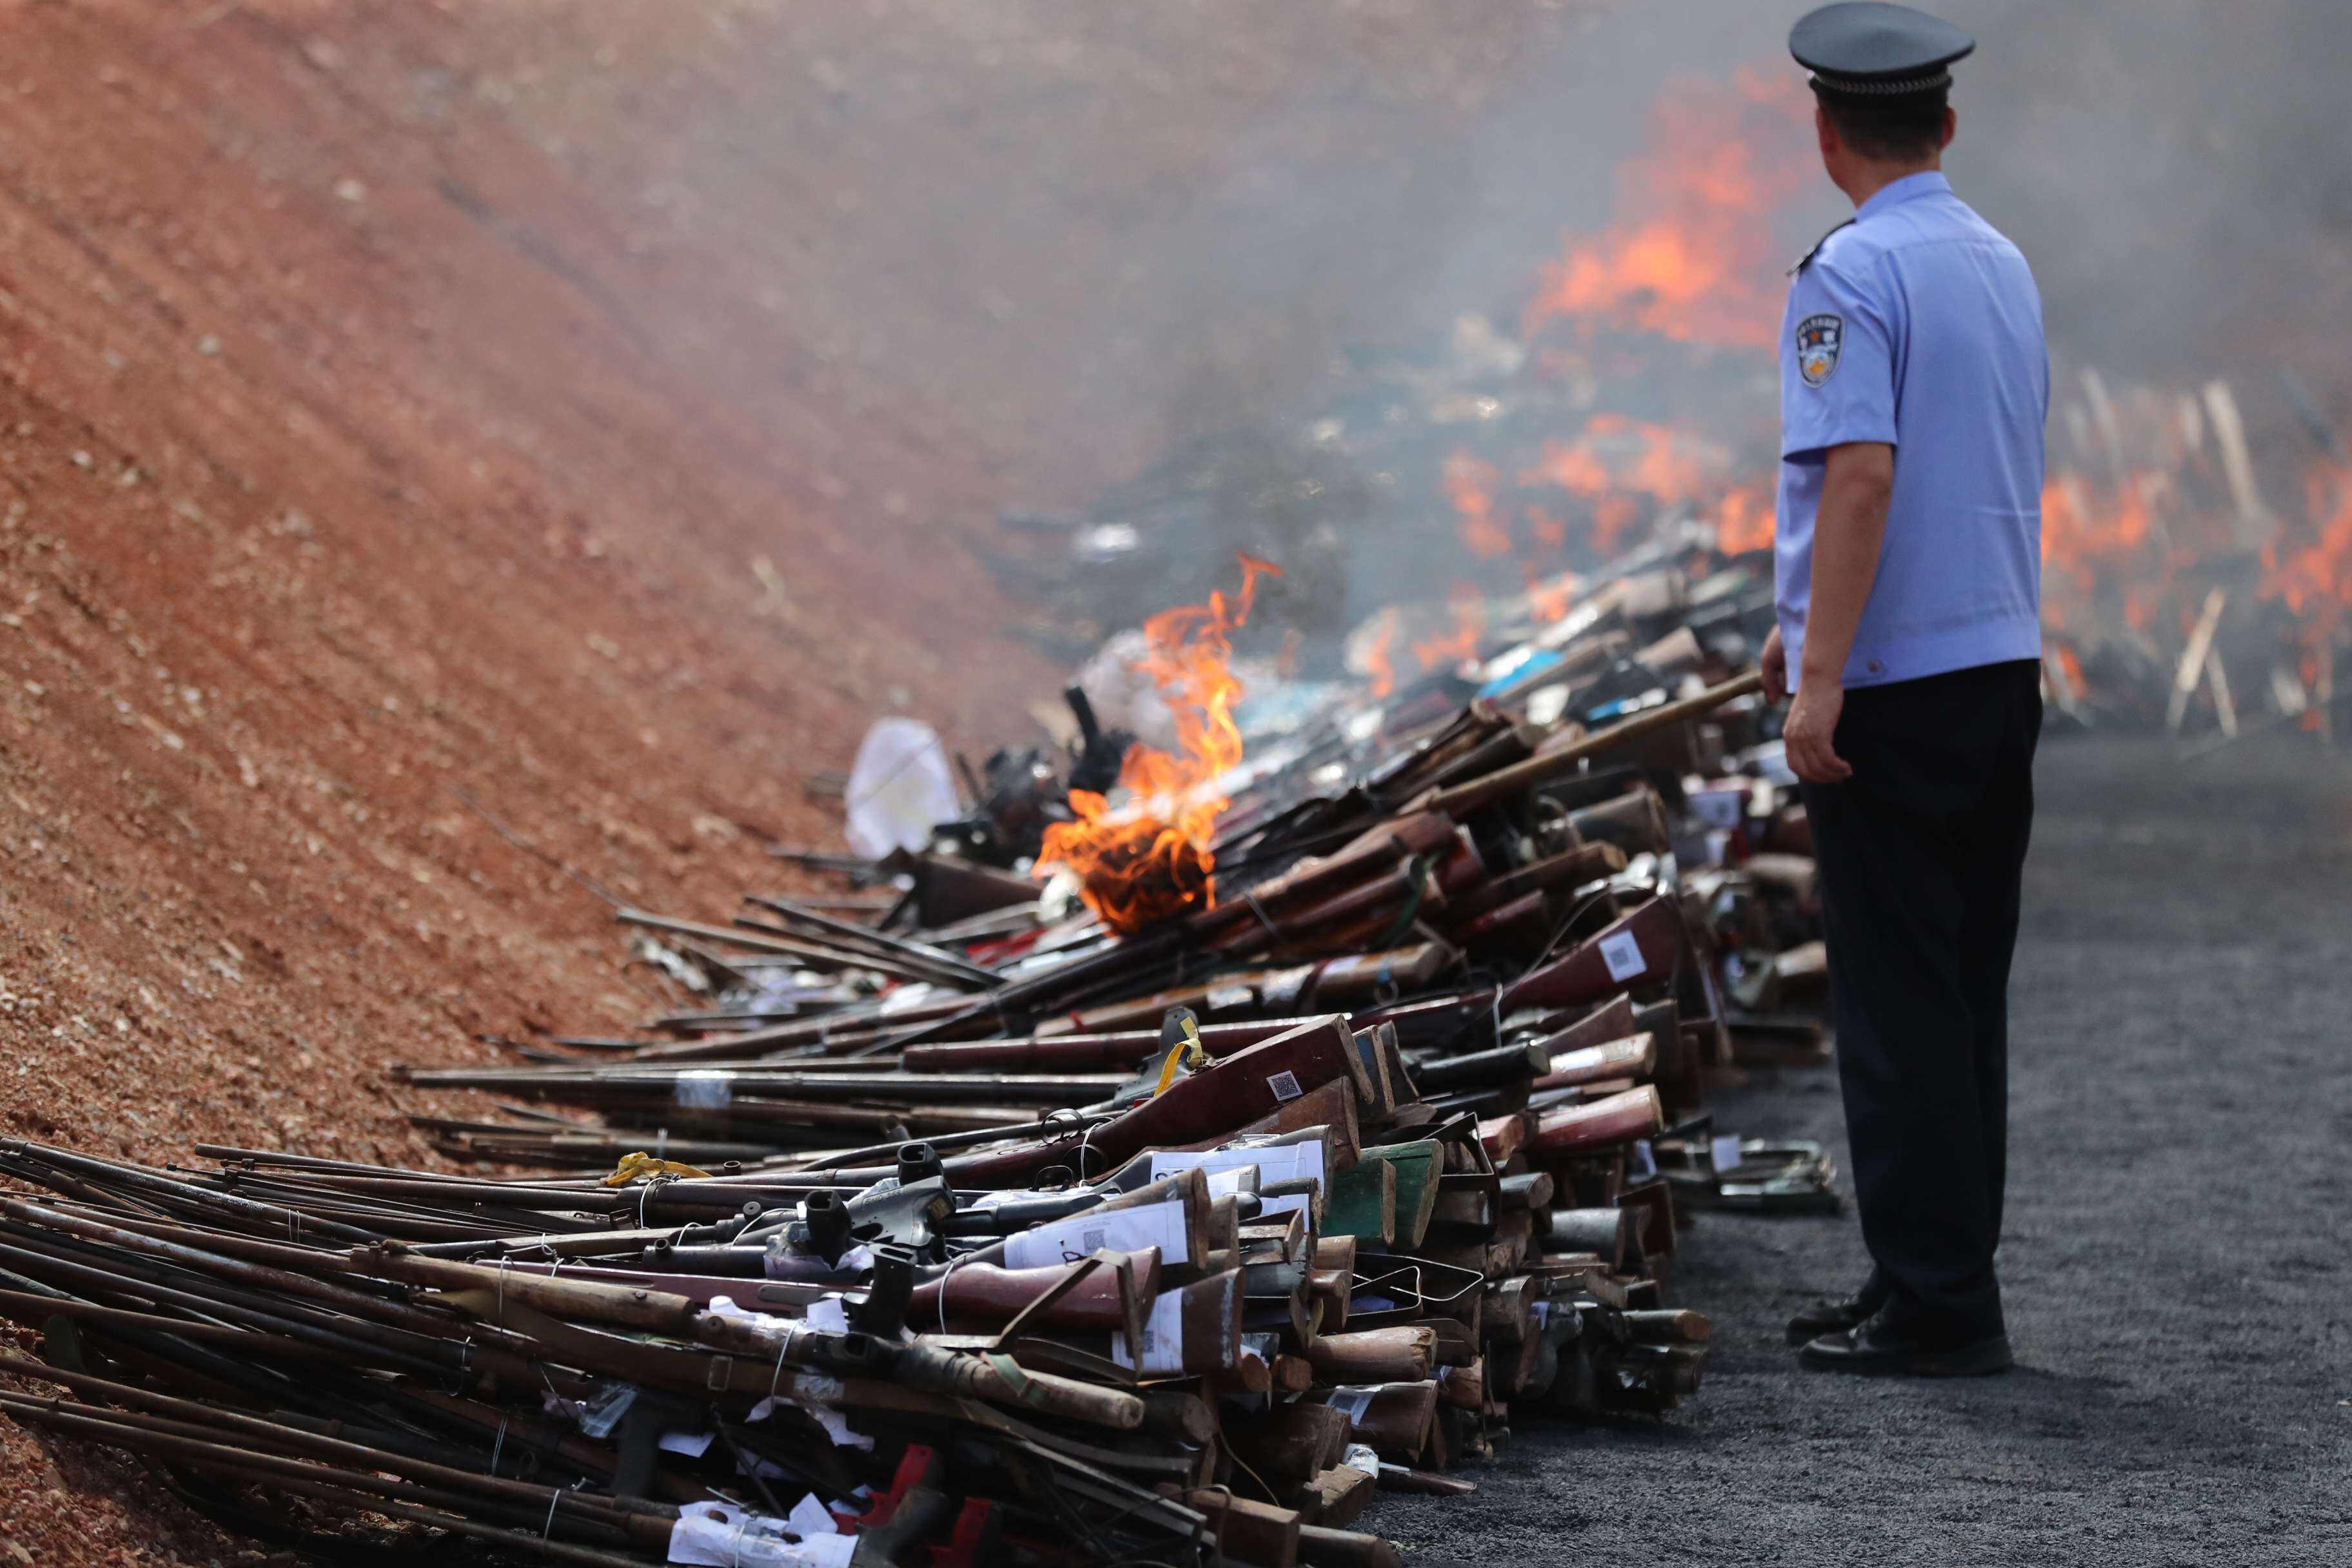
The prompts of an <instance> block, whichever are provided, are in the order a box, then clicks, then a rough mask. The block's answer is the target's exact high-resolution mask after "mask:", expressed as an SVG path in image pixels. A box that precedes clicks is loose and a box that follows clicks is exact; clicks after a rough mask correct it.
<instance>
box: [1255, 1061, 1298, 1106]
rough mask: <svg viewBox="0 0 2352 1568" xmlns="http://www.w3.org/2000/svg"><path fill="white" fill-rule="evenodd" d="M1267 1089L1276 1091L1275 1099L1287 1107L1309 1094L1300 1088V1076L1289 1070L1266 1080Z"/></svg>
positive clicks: (1286, 1069) (1285, 1069)
mask: <svg viewBox="0 0 2352 1568" xmlns="http://www.w3.org/2000/svg"><path fill="white" fill-rule="evenodd" d="M1265 1087H1266V1088H1268V1089H1272V1090H1274V1098H1275V1099H1276V1100H1280V1101H1282V1102H1283V1103H1284V1104H1285V1105H1287V1104H1289V1103H1290V1102H1291V1101H1292V1100H1297V1098H1298V1097H1299V1096H1300V1095H1302V1094H1305V1093H1306V1092H1307V1091H1306V1090H1305V1089H1301V1088H1299V1087H1298V1075H1297V1073H1295V1072H1292V1071H1291V1070H1290V1069H1289V1068H1284V1069H1283V1070H1282V1071H1280V1072H1278V1073H1276V1074H1275V1075H1274V1076H1273V1077H1272V1078H1270V1079H1266V1080H1265Z"/></svg>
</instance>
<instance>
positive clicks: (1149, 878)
mask: <svg viewBox="0 0 2352 1568" xmlns="http://www.w3.org/2000/svg"><path fill="white" fill-rule="evenodd" d="M1281 574H1282V572H1281V569H1280V568H1279V567H1276V566H1272V565H1269V564H1268V563H1265V562H1263V561H1255V560H1252V559H1251V558H1250V557H1248V556H1244V557H1242V585H1241V589H1240V591H1239V592H1238V593H1237V594H1236V595H1234V598H1233V599H1232V600H1231V601H1228V600H1227V599H1226V598H1225V596H1224V595H1223V593H1222V592H1219V593H1213V594H1211V595H1209V602H1208V603H1207V604H1206V605H1187V606H1184V607H1182V608H1179V609H1173V610H1163V611H1161V612H1160V614H1159V615H1156V616H1152V617H1151V619H1150V620H1149V621H1147V622H1145V623H1144V626H1143V637H1144V657H1143V659H1142V661H1141V665H1142V668H1143V670H1144V672H1145V673H1146V674H1147V675H1149V676H1150V678H1151V679H1153V681H1154V682H1155V683H1156V684H1157V685H1158V686H1159V688H1160V691H1161V692H1162V694H1163V697H1164V700H1165V701H1166V704H1167V707H1168V710H1169V712H1170V714H1171V718H1172V720H1173V722H1174V724H1175V729H1176V746H1177V750H1176V751H1175V752H1173V753H1171V752H1163V751H1160V750H1159V749H1157V748H1156V747H1152V746H1147V745H1142V744H1137V745H1135V746H1132V747H1130V748H1129V750H1128V752H1127V756H1126V759H1125V761H1124V762H1122V763H1121V764H1120V767H1119V773H1118V784H1119V787H1121V788H1122V789H1124V790H1126V791H1127V792H1128V794H1129V796H1130V797H1131V798H1132V799H1133V800H1134V801H1135V802H1136V805H1135V806H1134V807H1132V808H1131V809H1129V810H1128V811H1126V812H1123V813H1116V814H1115V813H1113V812H1112V811H1111V810H1110V807H1109V805H1108V802H1107V801H1106V799H1105V798H1104V796H1102V795H1099V794H1097V793H1095V792H1094V791H1092V790H1088V789H1084V788H1074V789H1072V790H1070V791H1069V795H1068V798H1069V808H1070V811H1071V812H1072V813H1073V814H1074V816H1075V818H1076V820H1074V821H1070V822H1057V823H1055V824H1053V825H1051V826H1048V827H1047V828H1046V829H1045V836H1044V839H1043V847H1042V849H1041V852H1040V853H1039V855H1038V857H1037V864H1038V865H1039V867H1041V868H1043V867H1049V866H1062V867H1066V868H1069V870H1070V872H1071V874H1072V875H1073V876H1075V877H1076V879H1077V883H1078V894H1079V896H1080V897H1081V898H1083V899H1084V900H1086V903H1087V908H1088V909H1090V910H1094V912H1095V913H1096V914H1097V916H1099V917H1100V918H1101V920H1102V922H1103V924H1104V925H1106V926H1107V927H1108V928H1109V929H1110V930H1112V931H1118V932H1122V933H1125V932H1130V931H1140V930H1142V929H1143V928H1144V927H1145V926H1148V925H1150V924H1153V923H1154V922H1156V921H1163V920H1167V919H1169V918H1171V917H1172V916H1175V915H1180V914H1182V913H1184V912H1186V911H1187V910H1195V909H1205V908H1207V907H1208V906H1209V905H1210V903H1211V902H1212V901H1213V900H1214V899H1215V896H1216V873H1215V866H1214V861H1213V858H1212V856H1211V854H1210V841H1211V839H1212V837H1213V833H1214V830H1215V827H1216V823H1217V817H1218V816H1219V815H1220V814H1222V813H1223V811H1224V809H1225V805H1226V802H1225V799H1224V797H1223V795H1218V794H1216V793H1215V789H1214V786H1215V784H1216V782H1217V781H1218V780H1219V779H1221V778H1222V777H1223V776H1224V774H1225V773H1228V772H1230V771H1231V770H1232V769H1233V768H1234V766H1235V765H1236V764H1238V763H1240V762H1241V760H1242V733H1241V730H1240V729H1239V728H1238V727H1237V726H1236V725H1235V724H1234V703H1235V701H1237V700H1239V699H1240V697H1241V695H1242V683H1241V682H1240V681H1239V680H1237V679H1234V672H1233V667H1232V658H1233V643H1232V640H1231V639H1232V637H1233V634H1234V632H1235V631H1237V630H1239V629H1240V627H1241V626H1242V625H1243V623H1244V622H1245V621H1247V620H1248V619H1249V613H1250V605H1251V603H1252V602H1253V601H1254V600H1255V598H1256V595H1257V580H1258V578H1259V577H1261V576H1267V575H1271V576H1276V577H1278V576H1280V575H1281Z"/></svg>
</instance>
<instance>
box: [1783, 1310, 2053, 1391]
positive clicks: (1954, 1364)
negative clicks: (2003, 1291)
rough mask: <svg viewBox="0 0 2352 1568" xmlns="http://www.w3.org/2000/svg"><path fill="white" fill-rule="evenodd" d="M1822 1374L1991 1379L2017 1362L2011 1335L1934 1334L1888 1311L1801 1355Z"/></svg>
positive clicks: (1814, 1343)
mask: <svg viewBox="0 0 2352 1568" xmlns="http://www.w3.org/2000/svg"><path fill="white" fill-rule="evenodd" d="M1797 1360H1798V1361H1799V1362H1800V1363H1802V1364H1804V1365H1806V1366H1809V1367H1811V1368H1812V1369H1813V1370H1814V1371H1816V1372H1850V1373H1856V1374H1858V1375H1860V1376H1864V1377H1986V1376H1989V1375H1990V1374H1991V1373H1997V1372H2007V1371H2008V1370H2009V1369H2010V1367H2011V1365H2012V1364H2013V1358H2012V1357H2011V1355H2010V1353H2009V1336H2008V1335H2007V1334H2004V1333H2000V1332H1994V1333H1990V1334H1981V1335H1978V1336H1976V1337H1974V1338H1969V1337H1966V1336H1954V1337H1949V1338H1947V1337H1944V1336H1940V1335H1938V1336H1934V1337H1928V1336H1925V1335H1922V1334H1920V1333H1919V1332H1918V1331H1916V1330H1915V1329H1912V1328H1907V1327H1906V1326H1904V1325H1901V1324H1898V1323H1890V1322H1889V1321H1887V1318H1886V1314H1885V1313H1884V1312H1880V1313H1877V1314H1875V1315H1874V1316H1873V1317H1872V1318H1871V1319H1870V1320H1869V1321H1866V1322H1864V1323H1862V1324H1861V1325H1859V1326H1858V1327H1855V1328H1851V1329H1846V1330H1844V1331H1841V1332H1838V1333H1832V1334H1823V1335H1822V1336H1821V1337H1820V1338H1819V1339H1817V1340H1814V1341H1812V1342H1811V1343H1809V1344H1807V1345H1806V1346H1805V1347H1804V1348H1803V1349H1802V1350H1801V1351H1799V1352H1797Z"/></svg>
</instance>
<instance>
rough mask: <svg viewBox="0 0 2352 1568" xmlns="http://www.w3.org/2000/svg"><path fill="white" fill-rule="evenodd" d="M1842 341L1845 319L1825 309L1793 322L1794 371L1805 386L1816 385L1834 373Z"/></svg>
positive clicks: (1843, 339) (1835, 372)
mask: <svg viewBox="0 0 2352 1568" xmlns="http://www.w3.org/2000/svg"><path fill="white" fill-rule="evenodd" d="M1844 342H1845V322H1844V321H1842V320H1840V319H1839V318H1838V317H1836V316H1833V315H1831V314H1829V313H1828V312H1827V311H1823V312H1822V314H1820V315H1817V316H1807V317H1806V318H1805V319H1804V320H1803V321H1799V322H1798V323H1797V374H1799V375H1801V376H1802V377H1804V381H1805V384H1806V385H1807V386H1819V385H1821V384H1822V383H1823V382H1825V381H1827V380H1828V379H1829V378H1830V377H1831V376H1832V375H1834V374H1837V367H1838V351H1839V349H1840V348H1842V347H1843V345H1844Z"/></svg>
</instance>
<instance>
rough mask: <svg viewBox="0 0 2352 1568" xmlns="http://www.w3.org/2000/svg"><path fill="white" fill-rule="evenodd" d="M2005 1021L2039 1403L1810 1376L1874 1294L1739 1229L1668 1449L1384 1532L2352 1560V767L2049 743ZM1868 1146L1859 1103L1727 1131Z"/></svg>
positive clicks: (2272, 743) (1607, 1458)
mask: <svg viewBox="0 0 2352 1568" xmlns="http://www.w3.org/2000/svg"><path fill="white" fill-rule="evenodd" d="M2039 776H2040V784H2041V813H2040V817H2039V821H2038V823H2037V826H2036V832H2035V842H2034V847H2033V855H2032V861H2031V864H2030V867H2029V869H2028V872H2027V905H2026V918H2025V930H2024V932H2023V935H2022V937H2021V942H2020V944H2019V952H2018V963H2017V970H2016V978H2015V983H2014V991H2013V994H2012V1001H2011V1005H2012V1008H2013V1030H2014V1033H2013V1042H2012V1047H2011V1062H2012V1073H2013V1075H2014V1076H2013V1079H2012V1086H2011V1095H2012V1112H2011V1116H2012V1129H2013V1131H2012V1144H2011V1161H2012V1163H2011V1184H2010V1192H2011V1198H2010V1216H2009V1231H2008V1237H2007V1240H2006V1243H2005V1245H2004V1246H2003V1248H2002V1271H2003V1276H2004V1282H2005V1285H2006V1288H2007V1301H2008V1310H2009V1318H2010V1326H2011V1340H2012V1342H2013V1343H2014V1344H2015V1346H2016V1350H2017V1354H2018V1362H2019V1364H2018V1368H2017V1370H2016V1371H2015V1372H2014V1373H2011V1375H2009V1376H2007V1377H2003V1378H1994V1379H1987V1380H1981V1381H1974V1382H1950V1383H1937V1382H1901V1383H1895V1382H1872V1381H1849V1380H1846V1379H1842V1378H1834V1377H1823V1376H1822V1375H1819V1374H1811V1373H1802V1372H1800V1371H1799V1370H1798V1369H1797V1367H1796V1366H1795V1364H1794V1362H1793V1360H1792V1359H1791V1356H1790V1352H1789V1351H1788V1350H1786V1349H1785V1348H1784V1347H1783V1345H1782V1343H1781V1338H1780V1334H1781V1323H1782V1321H1783V1320H1784V1319H1785V1317H1786V1316H1787V1314H1788V1313H1789V1312H1790V1310H1793V1309H1794V1308H1796V1307H1797V1306H1799V1305H1800V1304H1801V1303H1802V1302H1803V1301H1805V1300H1807V1299H1809V1298H1810V1297H1811V1296H1812V1295H1815V1294H1817V1293H1819V1292H1821V1291H1822V1290H1824V1289H1829V1288H1832V1287H1840V1286H1844V1285H1847V1284H1850V1283H1852V1282H1853V1279H1857V1278H1859V1273H1860V1269H1861V1257H1862V1254H1861V1241H1860V1237H1859V1234H1858V1232H1857V1230H1856V1228H1855V1226H1854V1224H1853V1218H1852V1217H1851V1215H1850V1214H1849V1215H1845V1216H1841V1217H1838V1218H1798V1219H1768V1218H1758V1217H1748V1216H1737V1217H1735V1216H1717V1217H1713V1218H1708V1219H1706V1220H1705V1221H1704V1222H1703V1223H1702V1225H1701V1226H1699V1227H1698V1228H1697V1229H1696V1230H1695V1232H1694V1234H1692V1235H1691V1236H1690V1237H1687V1238H1686V1247H1685V1253H1684V1256H1683V1258H1682V1267H1681V1268H1680V1270H1679V1272H1678V1273H1677V1275H1676V1277H1675V1281H1674V1289H1673V1295H1674V1298H1675V1300H1677V1301H1679V1302H1681V1303H1684V1304H1688V1305H1692V1306H1696V1307H1700V1308H1702V1309H1704V1310H1706V1311H1708V1312H1710V1313H1712V1314H1713V1315H1714V1316H1715V1320H1716V1345H1717V1351H1716V1354H1715V1357H1714V1359H1713V1361H1712V1363H1711V1364H1710V1367H1709V1376H1708V1380H1707V1383H1706V1387H1705V1388H1704V1389H1703V1390H1702V1391H1701V1393H1700V1394H1699V1397H1698V1398H1697V1399H1696V1401H1695V1402H1693V1403H1691V1404H1690V1405H1686V1406H1685V1409H1684V1410H1683V1411H1682V1412H1680V1413H1678V1414H1677V1415H1675V1416H1674V1417H1673V1418H1672V1419H1671V1420H1669V1421H1668V1422H1666V1423H1665V1424H1664V1425H1652V1424H1641V1425H1634V1424H1628V1425H1625V1426H1620V1427H1612V1428H1605V1429H1580V1428H1559V1427H1550V1428H1545V1427H1538V1428H1531V1429H1529V1430H1528V1431H1525V1432H1523V1433H1521V1434H1520V1435H1519V1436H1517V1437H1516V1438H1515V1439H1514V1440H1513V1441H1512V1443H1511V1444H1510V1445H1509V1446H1508V1447H1507V1448H1506V1450H1505V1457H1504V1458H1503V1459H1502V1460H1501V1461H1500V1462H1498V1463H1497V1464H1496V1465H1494V1466H1493V1467H1491V1468H1488V1469H1487V1470H1486V1472H1485V1474H1484V1475H1483V1477H1482V1478H1481V1480H1482V1487H1481V1489H1480V1491H1479V1493H1478V1495H1477V1496H1476V1497H1475V1498H1472V1499H1467V1500H1444V1499H1441V1500H1420V1499H1405V1498H1397V1499H1392V1500H1385V1501H1384V1502H1383V1504H1382V1506H1381V1508H1380V1509H1378V1510H1376V1511H1375V1512H1374V1513H1373V1515H1371V1516H1370V1519H1369V1520H1368V1521H1367V1524H1368V1526H1369V1527H1370V1528H1373V1529H1377V1530H1380V1531H1383V1532H1384V1533H1387V1534H1390V1535H1391V1536H1392V1537H1394V1538H1396V1539H1398V1540H1399V1541H1400V1542H1402V1543H1403V1544H1404V1546H1405V1547H1406V1549H1407V1552H1408V1557H1409V1560H1410V1561H1411V1562H1412V1563H1415V1564H1417V1565H1420V1568H1435V1565H1437V1564H1440V1563H1448V1562H1450V1561H1453V1560H1454V1559H1456V1558H1458V1559H1460V1560H1461V1561H1463V1562H1465V1563H1495V1562H1502V1561H1507V1560H1510V1559H1513V1558H1517V1559H1519V1560H1522V1561H1526V1562H1528V1563H1553V1562H1563V1561H1589V1562H1593V1563H1609V1564H1611V1565H1612V1568H1632V1565H1633V1564H1642V1563H1710V1564H1722V1563H2001V1564H2026V1563H2053V1564H2070V1565H2072V1564H2107V1563H2114V1564H2132V1565H2135V1568H2138V1565H2142V1564H2173V1563H2179V1564H2224V1563H2226V1564H2232V1565H2234V1564H2240V1563H2246V1564H2253V1563H2264V1564H2267V1563H2282V1564H2284V1563H2297V1564H2301V1563H2312V1564H2320V1563H2329V1564H2341V1563H2347V1562H2352V1292H2347V1284H2352V1266H2347V1262H2346V1257H2345V1252H2346V1248H2345V1243H2346V1240H2347V1224H2346V1220H2345V1218H2344V1215H2345V1214H2346V1211H2347V1207H2352V1176H2347V1152H2352V1075H2347V1071H2346V1067H2347V1063H2346V1059H2345V1052H2346V1049H2347V1032H2352V1031H2347V1015H2352V896H2347V889H2348V888H2352V883H2347V872H2352V762H2347V761H2328V760H2324V759H2322V758H2321V757H2320V756H2319V755H2318V753H2317V752H2315V750H2314V749H2312V748H2310V747H2308V746H2306V745H2302V744H2298V743H2296V742H2294V741H2292V740H2289V739H2286V738H2276V739H2274V740H2269V741H2263V740H2258V741H2254V742H2248V743H2246V744H2243V745H2241V746H2240V747H2238V748H2236V749H2235V750H2234V751H2231V752H2224V753H2221V754H2219V755H2217V756H2214V757H2212V758H2209V759H2206V760H2203V761H2200V762H2198V763H2193V764H2190V765H2189V766H2188V767H2186V768H2178V767H2176V766H2175V765H2174V764H2173V763H2170V762H2169V760H2168V757H2167V754H2166V752H2165V751H2164V749H2163V748H2162V747H2161V746H2160V745H2158V744H2154V743H2149V742H2137V741H2125V740H2106V739H2101V740H2096V741H2089V740H2084V739H2080V738H2063V739H2053V740H2052V741H2051V742H2049V743H2048V744H2046V745H2045V747H2044V749H2043V752H2042V764H2041V769H2040V775H2039ZM1717 1115H1718V1120H1719V1121H1720V1122H1721V1123H1722V1124H1723V1125H1724V1126H1725V1127H1727V1128H1738V1129H1739V1130H1740V1131H1745V1132H1748V1133H1750V1134H1785V1135H1793V1136H1806V1137H1815V1138H1821V1139H1825V1140H1831V1141H1832V1142H1837V1143H1839V1144H1840V1145H1841V1146H1842V1143H1843V1126H1842V1121H1841V1118H1840V1112H1839V1107H1838V1099H1837V1091H1836V1087H1835V1082H1834V1079H1833V1075H1832V1074H1831V1073H1829V1072H1826V1071H1792V1072H1788V1073H1781V1074H1771V1075H1763V1076H1761V1077H1759V1079H1758V1080H1757V1081H1756V1082H1755V1083H1753V1084H1752V1085H1751V1086H1749V1087H1748V1088H1747V1089H1744V1090H1741V1091H1738V1092H1736V1093H1731V1094H1728V1095H1724V1096H1719V1097H1717Z"/></svg>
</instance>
